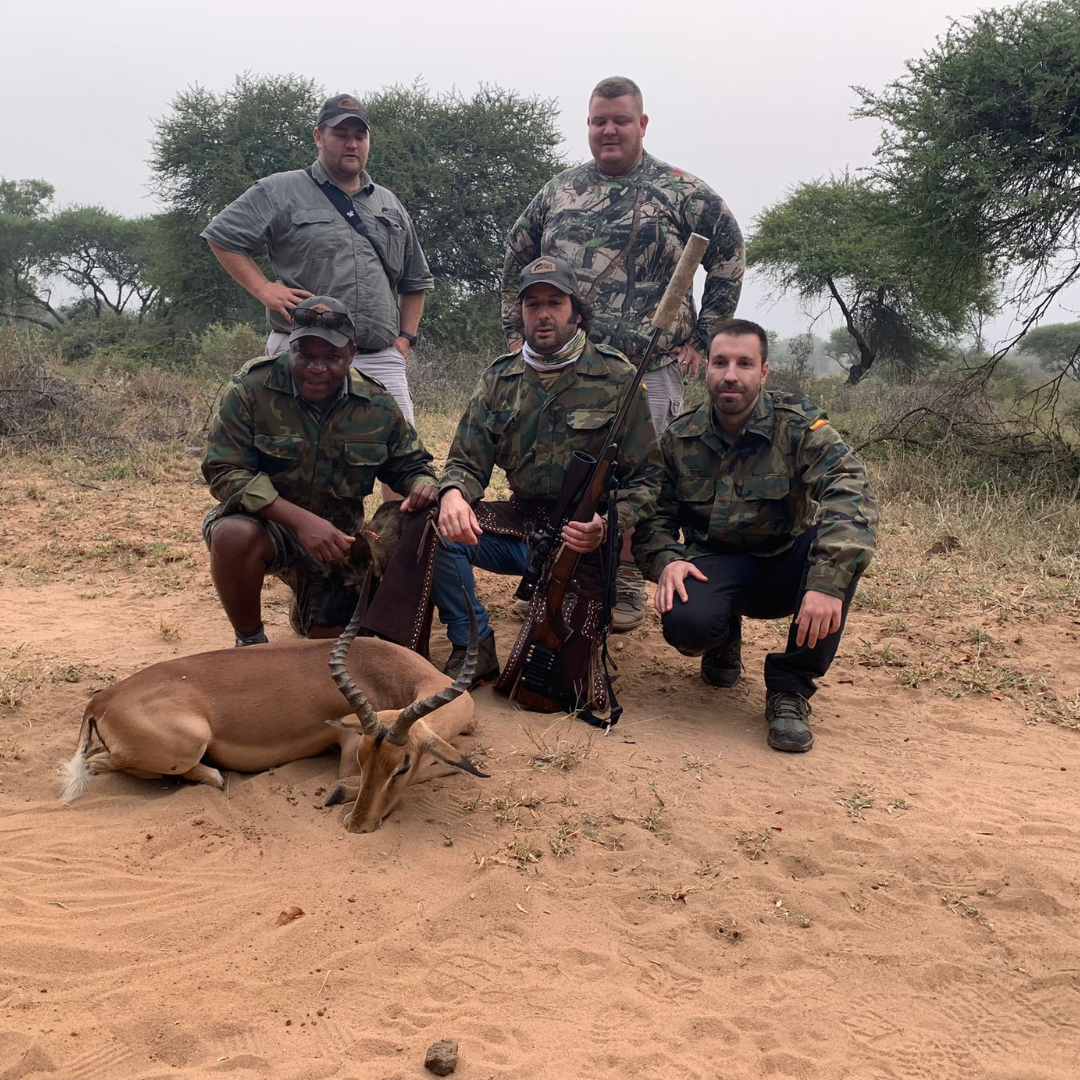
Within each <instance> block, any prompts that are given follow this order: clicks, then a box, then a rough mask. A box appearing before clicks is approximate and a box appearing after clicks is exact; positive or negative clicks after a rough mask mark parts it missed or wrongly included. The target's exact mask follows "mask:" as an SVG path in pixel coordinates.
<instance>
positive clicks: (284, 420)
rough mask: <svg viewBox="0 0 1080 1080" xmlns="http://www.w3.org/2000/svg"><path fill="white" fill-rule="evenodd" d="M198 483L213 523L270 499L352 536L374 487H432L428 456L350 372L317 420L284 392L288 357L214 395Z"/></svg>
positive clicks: (250, 370) (396, 414)
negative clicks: (208, 497) (217, 401)
mask: <svg viewBox="0 0 1080 1080" xmlns="http://www.w3.org/2000/svg"><path fill="white" fill-rule="evenodd" d="M202 473H203V476H204V477H205V478H206V481H207V483H209V485H210V493H211V494H212V495H213V496H214V498H215V499H217V500H218V503H219V505H218V506H217V507H215V509H214V514H215V515H216V516H217V517H223V516H224V515H226V514H235V513H245V514H253V513H255V512H256V511H257V510H261V509H262V508H263V507H264V506H269V505H270V504H271V503H272V502H273V501H274V500H275V499H276V498H277V497H278V496H279V495H280V496H281V497H282V498H284V499H288V501H289V502H292V503H296V505H297V506H301V507H303V508H304V509H305V510H310V511H311V512H312V513H313V514H318V516H319V517H321V518H324V519H326V520H327V521H329V522H331V523H332V524H333V525H335V526H336V527H337V528H339V529H341V530H342V532H346V533H349V534H350V535H354V534H353V530H354V529H357V528H359V527H360V525H361V524H362V523H363V520H364V496H366V495H370V494H371V492H372V489H373V487H374V485H375V481H376V480H383V481H385V482H386V483H388V484H389V485H390V486H391V487H392V488H393V489H394V490H395V491H400V492H403V493H407V492H408V491H410V490H411V489H412V487H413V485H414V484H416V483H417V482H419V481H425V482H427V483H429V484H433V483H435V475H434V473H433V471H432V468H431V455H430V454H429V453H428V452H427V450H425V449H424V444H423V443H422V442H421V441H420V436H419V435H417V433H416V429H415V428H414V427H413V426H412V425H411V424H410V423H409V422H408V421H407V420H406V419H405V417H404V416H402V415H401V410H400V409H399V408H398V405H397V402H395V401H394V399H393V398H392V397H391V396H390V395H389V394H388V393H387V392H386V391H385V390H384V389H383V388H382V386H381V385H380V384H379V383H377V382H376V381H375V380H374V379H369V378H368V377H367V376H366V375H363V374H361V373H360V372H359V371H357V370H356V369H355V368H350V369H349V373H348V376H347V383H346V384H345V385H344V386H343V387H342V390H341V392H340V393H339V394H338V396H337V397H336V398H335V399H334V400H333V401H332V402H331V403H330V405H329V407H328V408H327V410H326V412H324V413H322V414H320V413H319V411H318V409H316V408H315V407H314V406H312V405H310V404H308V402H306V401H305V400H304V399H303V398H302V397H300V395H299V394H297V393H296V391H295V389H294V386H293V378H292V374H291V373H290V371H289V354H288V353H282V354H281V355H280V356H277V357H265V356H263V357H259V358H258V359H256V360H251V361H249V362H248V363H246V364H245V365H244V366H243V367H242V368H241V369H240V371H238V372H237V373H236V374H235V375H234V376H233V378H232V381H231V382H230V383H229V386H228V388H227V389H226V391H225V393H224V394H223V395H222V399H221V405H220V406H219V408H218V414H217V417H216V419H215V420H214V423H213V425H212V427H211V429H210V436H209V439H208V440H207V446H206V456H205V457H204V458H203V463H202Z"/></svg>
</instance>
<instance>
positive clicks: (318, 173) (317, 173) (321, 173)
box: [311, 158, 375, 198]
mask: <svg viewBox="0 0 1080 1080" xmlns="http://www.w3.org/2000/svg"><path fill="white" fill-rule="evenodd" d="M311 175H312V176H313V177H314V178H315V179H316V180H317V181H318V182H319V183H320V184H326V183H330V184H333V183H334V182H333V180H331V179H330V177H329V176H327V175H326V170H325V169H324V168H323V167H322V165H321V164H320V162H319V159H318V158H316V159H315V161H314V163H313V164H312V166H311ZM334 186H335V187H337V185H336V184H334ZM374 190H375V181H374V180H372V179H371V174H370V173H369V172H368V171H367V169H365V170H364V171H363V172H362V173H361V174H360V190H359V191H358V192H357V193H356V194H357V195H370V194H371V193H372V192H373V191H374ZM355 197H356V196H355V195H354V196H353V198H355Z"/></svg>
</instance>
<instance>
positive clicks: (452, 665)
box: [443, 631, 499, 689]
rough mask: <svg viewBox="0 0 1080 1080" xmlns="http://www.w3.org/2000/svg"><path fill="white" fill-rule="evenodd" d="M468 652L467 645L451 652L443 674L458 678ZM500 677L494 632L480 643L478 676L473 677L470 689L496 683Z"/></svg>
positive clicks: (477, 663) (457, 646) (456, 647)
mask: <svg viewBox="0 0 1080 1080" xmlns="http://www.w3.org/2000/svg"><path fill="white" fill-rule="evenodd" d="M466 652H468V646H467V645H455V646H454V647H453V649H452V650H451V651H450V659H449V660H447V661H446V664H445V666H444V667H443V672H444V673H445V674H447V675H449V676H450V678H451V679H456V678H457V677H458V672H459V671H461V665H462V664H464V663H465V653H466ZM498 677H499V658H498V656H496V655H495V632H494V631H492V632H491V633H490V634H488V636H487V637H486V638H484V640H483V641H481V642H480V655H479V656H478V657H477V660H476V674H475V675H474V676H473V681H472V686H471V687H470V689H473V688H475V687H477V686H483V685H484V684H485V683H490V682H494V681H495V680H496V679H497V678H498Z"/></svg>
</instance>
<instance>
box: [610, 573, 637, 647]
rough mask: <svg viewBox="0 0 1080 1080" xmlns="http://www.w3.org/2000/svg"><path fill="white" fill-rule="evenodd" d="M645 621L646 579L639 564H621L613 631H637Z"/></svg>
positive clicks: (617, 579)
mask: <svg viewBox="0 0 1080 1080" xmlns="http://www.w3.org/2000/svg"><path fill="white" fill-rule="evenodd" d="M644 621H645V579H644V578H643V577H642V576H641V571H640V570H639V569H638V568H637V563H630V562H620V563H619V572H618V574H617V575H616V576H615V606H614V607H613V608H612V609H611V629H612V630H613V631H614V632H615V633H616V634H622V633H624V632H625V631H627V630H636V629H637V628H638V627H639V626H640V625H641V624H642V623H643V622H644Z"/></svg>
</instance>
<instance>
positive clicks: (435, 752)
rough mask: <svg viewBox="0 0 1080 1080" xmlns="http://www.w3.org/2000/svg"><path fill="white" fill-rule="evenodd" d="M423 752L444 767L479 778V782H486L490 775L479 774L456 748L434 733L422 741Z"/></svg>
mask: <svg viewBox="0 0 1080 1080" xmlns="http://www.w3.org/2000/svg"><path fill="white" fill-rule="evenodd" d="M424 750H425V751H426V752H427V753H429V754H430V755H431V756H432V757H433V758H436V759H437V760H438V761H441V762H442V763H443V764H444V765H449V766H450V767H451V768H454V769H460V770H461V771H462V772H467V773H471V774H472V775H473V776H479V777H480V779H481V780H487V779H489V777H490V775H491V774H490V773H486V772H481V771H480V770H479V769H478V768H477V767H476V766H475V765H474V764H473V763H472V762H471V761H470V760H469V759H468V758H467V757H466V756H465V755H464V754H463V753H462V752H461V751H460V750H458V749H457V747H455V746H452V745H451V744H450V743H448V742H447V741H446V740H445V739H443V738H440V737H439V736H438V735H436V734H435V732H434V731H433V732H431V734H430V735H429V736H428V737H427V738H426V739H425V740H424Z"/></svg>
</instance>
